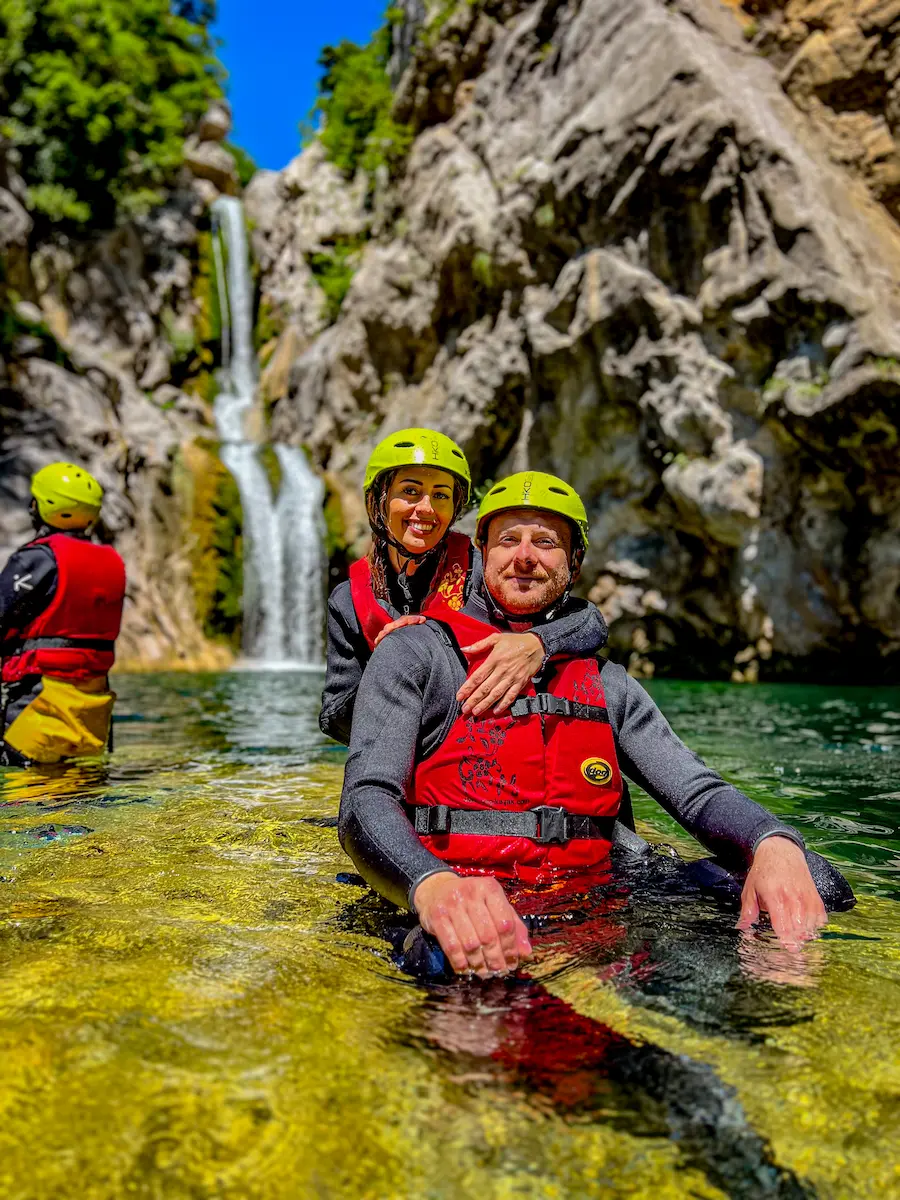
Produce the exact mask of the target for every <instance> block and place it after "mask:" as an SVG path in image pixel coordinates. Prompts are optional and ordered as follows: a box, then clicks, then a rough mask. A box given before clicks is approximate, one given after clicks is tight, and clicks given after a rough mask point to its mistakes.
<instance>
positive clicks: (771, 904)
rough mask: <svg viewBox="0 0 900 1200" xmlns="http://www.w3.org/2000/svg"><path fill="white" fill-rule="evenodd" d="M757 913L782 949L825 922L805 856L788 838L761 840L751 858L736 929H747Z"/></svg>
mask: <svg viewBox="0 0 900 1200" xmlns="http://www.w3.org/2000/svg"><path fill="white" fill-rule="evenodd" d="M760 911H764V912H767V913H768V914H769V920H770V921H771V922H772V929H773V931H774V932H775V934H776V935H777V937H778V938H779V939H780V940H781V941H782V942H783V943H784V944H785V945H786V946H799V945H801V943H803V942H805V941H807V940H808V939H809V938H812V937H815V935H816V933H817V932H818V931H819V929H821V927H822V926H823V925H824V924H825V923H826V921H827V920H828V915H827V913H826V912H825V905H824V904H823V903H822V897H821V896H820V895H819V892H818V889H817V888H816V885H815V884H814V883H813V878H812V876H811V875H810V873H809V867H808V866H807V865H806V856H805V855H804V853H803V851H802V850H801V849H800V847H799V846H798V845H797V844H796V843H795V842H792V841H791V840H790V838H786V837H779V836H778V835H777V834H774V835H772V836H771V837H767V838H765V839H764V840H763V841H762V842H760V844H759V846H758V847H757V850H756V853H755V854H754V856H753V866H752V867H751V868H750V870H749V872H748V873H747V879H746V882H745V883H744V891H743V893H742V895H741V917H740V920H739V921H738V926H737V927H738V929H750V928H751V927H752V926H753V925H754V924H755V923H756V921H757V920H758V919H759V914H760Z"/></svg>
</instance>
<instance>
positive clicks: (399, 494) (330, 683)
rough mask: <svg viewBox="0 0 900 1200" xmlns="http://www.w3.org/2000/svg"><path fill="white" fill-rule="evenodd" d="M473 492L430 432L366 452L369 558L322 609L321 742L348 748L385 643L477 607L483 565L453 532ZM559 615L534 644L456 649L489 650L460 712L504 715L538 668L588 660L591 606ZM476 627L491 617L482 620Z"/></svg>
mask: <svg viewBox="0 0 900 1200" xmlns="http://www.w3.org/2000/svg"><path fill="white" fill-rule="evenodd" d="M471 485H472V481H471V476H470V473H469V464H468V463H467V461H466V457H465V455H464V454H463V452H462V450H460V448H459V446H457V445H456V443H455V442H453V441H451V439H450V438H448V437H446V436H445V435H444V434H442V433H437V432H436V431H435V430H433V429H402V430H400V432H399V433H394V434H391V435H390V436H389V437H386V438H385V439H384V440H383V441H381V442H379V444H378V445H377V446H376V447H375V449H374V450H373V452H372V456H371V458H370V459H369V462H368V466H367V467H366V476H365V483H364V492H365V498H366V511H367V513H368V516H369V525H370V527H371V530H372V548H371V550H370V552H369V554H368V555H367V557H366V558H364V559H360V560H359V561H358V562H356V563H354V564H353V566H352V567H351V568H350V579H349V580H348V581H347V582H346V583H341V584H339V585H338V586H337V587H336V588H335V590H334V591H333V592H332V594H331V597H330V599H329V601H328V663H327V673H326V677H325V690H324V692H323V695H322V712H321V715H320V717H319V725H320V726H321V729H322V732H323V733H326V734H328V735H329V737H333V738H335V739H336V740H337V741H340V742H345V743H346V742H349V740H350V726H351V724H352V719H353V705H354V701H355V699H356V692H357V689H358V687H359V681H360V679H361V678H362V673H363V670H364V669H365V665H366V663H367V662H368V660H369V657H370V655H371V653H372V651H373V650H374V648H375V646H377V645H378V643H379V642H380V641H381V639H382V638H383V637H385V636H386V635H387V634H388V633H390V632H391V630H393V629H397V628H398V627H399V626H401V625H409V624H415V623H417V622H421V621H424V620H426V618H427V615H428V614H429V613H437V611H438V609H439V608H440V606H442V605H449V606H450V607H451V608H454V609H457V610H458V609H461V608H462V607H463V605H464V604H465V605H467V606H468V605H475V606H477V605H478V604H479V603H480V602H481V601H480V599H479V598H480V596H481V581H482V577H481V555H480V554H477V553H474V554H473V547H472V543H471V541H470V539H469V538H467V537H465V536H464V535H463V534H460V533H455V532H453V531H452V530H451V526H452V525H453V523H454V521H455V520H456V519H457V517H458V516H459V515H460V513H461V512H462V510H463V509H464V508H465V506H466V504H467V503H468V501H469V497H470V493H471ZM561 607H562V608H563V610H564V611H565V615H564V616H560V617H557V618H556V619H555V620H551V621H547V622H546V623H545V624H542V625H541V628H540V636H538V635H537V633H534V632H529V633H504V632H501V631H500V630H499V629H498V631H497V633H496V634H493V635H491V636H490V637H489V638H486V639H484V641H482V642H478V643H477V644H476V645H474V646H467V647H464V649H465V650H466V651H467V652H474V653H478V652H479V651H481V652H483V651H484V650H486V649H489V648H491V653H490V654H489V655H488V657H487V659H486V660H485V662H484V664H483V665H482V666H481V667H480V668H479V669H478V670H477V671H475V672H473V674H472V675H471V676H470V677H469V678H468V679H467V680H466V683H465V684H464V685H463V687H462V688H461V689H460V692H459V694H458V696H457V699H458V700H459V701H460V702H462V704H463V711H464V712H471V713H473V714H474V715H475V716H479V715H480V714H481V713H482V712H485V711H487V709H488V708H493V710H494V712H496V713H502V712H505V711H506V709H508V708H509V706H510V705H511V704H512V702H513V701H514V700H515V698H516V697H517V696H518V695H519V693H520V692H521V691H522V690H523V689H524V688H525V687H526V686H527V684H528V682H529V680H530V679H531V677H532V676H533V675H534V674H535V673H536V672H537V671H538V670H539V669H540V667H541V664H542V663H543V662H544V661H545V659H546V658H548V657H549V656H551V655H554V654H561V653H562V654H586V653H592V652H593V651H594V650H597V649H599V648H600V647H601V646H602V645H603V644H604V642H605V640H606V626H605V624H604V621H603V618H602V617H601V616H600V614H599V612H598V611H597V609H596V608H594V606H593V605H592V604H586V603H584V602H583V601H579V602H573V603H572V604H570V605H569V606H568V607H567V606H565V605H563V606H561ZM476 615H479V616H481V615H482V614H481V613H478V614H476ZM483 619H484V620H485V621H489V620H491V616H490V615H489V614H488V613H487V612H486V611H485V612H484V614H483Z"/></svg>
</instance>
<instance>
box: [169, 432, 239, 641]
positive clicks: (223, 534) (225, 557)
mask: <svg viewBox="0 0 900 1200" xmlns="http://www.w3.org/2000/svg"><path fill="white" fill-rule="evenodd" d="M216 450H217V447H216V446H215V444H214V443H207V442H201V441H199V440H198V441H196V442H193V443H188V444H187V445H186V446H184V447H183V448H182V461H183V466H184V468H185V475H186V480H187V485H186V490H187V505H188V511H189V514H190V531H191V539H192V542H193V547H192V554H191V582H192V585H193V591H194V600H195V603H196V611H197V619H198V622H199V623H200V625H201V627H202V629H203V632H204V633H205V634H206V636H207V637H211V638H215V639H218V640H221V641H226V642H228V643H229V645H231V646H232V647H233V648H234V649H235V650H238V649H240V645H241V621H242V614H243V594H244V573H243V513H242V510H241V499H240V495H239V493H238V488H237V484H236V483H235V481H234V479H233V478H232V476H231V475H230V473H229V472H228V470H227V469H226V468H225V467H224V466H223V465H222V463H221V461H220V459H219V457H218V454H217V452H216Z"/></svg>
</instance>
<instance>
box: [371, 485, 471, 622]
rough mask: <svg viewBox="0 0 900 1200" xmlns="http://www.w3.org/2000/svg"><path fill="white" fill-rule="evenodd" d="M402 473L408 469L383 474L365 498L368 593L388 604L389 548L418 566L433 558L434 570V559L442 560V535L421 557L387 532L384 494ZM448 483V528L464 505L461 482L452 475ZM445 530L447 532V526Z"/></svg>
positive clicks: (445, 538) (385, 494)
mask: <svg viewBox="0 0 900 1200" xmlns="http://www.w3.org/2000/svg"><path fill="white" fill-rule="evenodd" d="M406 470H409V468H408V467H396V468H395V469H394V470H393V471H383V472H382V474H381V475H379V476H378V478H377V479H376V480H375V482H374V483H373V484H372V486H371V487H370V488H369V491H368V493H367V494H366V514H367V516H368V518H369V528H370V529H371V530H372V549H371V550H370V551H369V570H370V571H371V573H372V590H373V591H374V593H375V595H376V597H377V598H378V599H379V600H388V601H389V600H390V588H389V585H388V579H389V578H390V573H391V572H392V571H393V570H394V568H393V565H392V564H391V559H390V554H389V550H390V547H391V546H393V547H394V549H395V550H397V551H398V552H399V553H401V554H403V555H404V556H405V557H407V558H411V559H413V560H414V561H415V562H418V563H425V562H428V561H429V560H430V559H431V558H432V556H434V559H435V566H437V560H438V558H442V557H443V553H444V551H445V549H446V546H445V543H446V540H447V533H446V532H445V533H444V536H443V537H442V538H441V540H440V541H439V542H438V544H437V545H436V546H433V547H432V549H431V550H426V551H425V552H424V553H423V554H411V553H410V552H409V551H408V550H407V549H406V548H405V547H403V546H402V545H401V543H400V542H398V541H397V539H396V538H395V537H394V536H393V534H392V533H391V532H390V527H389V525H388V492H389V491H390V490H391V484H392V483H393V482H394V479H395V478H396V475H397V472H398V471H406ZM448 474H449V472H448ZM452 479H453V516H452V517H451V519H450V525H452V524H453V523H454V521H456V519H457V518H458V517H459V514H460V513H461V512H462V510H463V508H464V507H465V503H466V492H465V487H464V486H463V483H462V480H460V479H457V478H456V476H455V475H453V476H452ZM447 529H448V532H449V525H448V527H447Z"/></svg>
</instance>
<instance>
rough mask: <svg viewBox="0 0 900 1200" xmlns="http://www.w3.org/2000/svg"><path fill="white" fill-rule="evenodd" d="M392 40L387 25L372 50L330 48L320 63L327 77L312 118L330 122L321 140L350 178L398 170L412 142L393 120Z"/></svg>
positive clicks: (345, 45)
mask: <svg viewBox="0 0 900 1200" xmlns="http://www.w3.org/2000/svg"><path fill="white" fill-rule="evenodd" d="M390 37H391V35H390V25H389V24H387V25H384V26H383V27H382V28H381V29H380V30H379V31H378V32H377V33H376V34H375V36H374V37H373V38H372V40H371V42H369V44H368V45H367V46H357V45H356V43H355V42H348V41H343V42H340V43H339V44H338V45H337V46H326V47H325V49H324V50H323V51H322V54H321V56H320V58H319V66H320V67H322V69H323V74H322V78H321V79H320V80H319V98H318V100H317V101H316V103H315V105H314V106H313V110H312V113H311V114H310V115H311V118H312V119H315V116H316V115H317V114H320V115H321V116H322V117H323V118H324V126H323V128H322V129H321V131H320V133H319V140H320V141H321V143H322V145H323V147H324V148H325V152H326V154H327V155H328V157H329V159H330V160H331V161H332V162H333V163H334V164H335V166H337V167H339V168H340V169H341V170H342V171H343V172H344V173H345V174H346V175H348V176H352V175H354V174H355V173H356V171H357V170H358V169H362V170H363V171H367V172H369V173H370V174H371V173H372V172H374V171H375V170H376V169H377V168H378V167H380V166H386V167H387V168H388V169H389V170H393V169H395V168H396V167H397V165H398V164H399V163H400V162H402V160H403V159H404V158H405V157H406V154H407V152H408V150H409V147H410V144H411V142H412V132H411V130H410V129H409V128H408V127H407V126H405V125H400V124H398V122H396V121H395V120H394V119H393V117H392V116H391V104H392V100H393V96H392V93H391V85H390V81H389V80H388V75H387V61H388V56H389V54H390Z"/></svg>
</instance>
